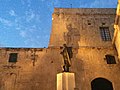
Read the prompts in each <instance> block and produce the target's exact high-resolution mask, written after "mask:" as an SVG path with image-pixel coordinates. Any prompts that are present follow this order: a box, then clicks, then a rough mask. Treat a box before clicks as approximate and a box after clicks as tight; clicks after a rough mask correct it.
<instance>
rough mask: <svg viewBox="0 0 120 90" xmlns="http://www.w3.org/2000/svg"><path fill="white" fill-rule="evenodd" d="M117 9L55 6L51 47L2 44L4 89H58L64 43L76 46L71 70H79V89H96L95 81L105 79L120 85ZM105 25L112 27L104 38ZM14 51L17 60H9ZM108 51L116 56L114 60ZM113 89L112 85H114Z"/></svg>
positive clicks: (0, 64)
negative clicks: (115, 31)
mask: <svg viewBox="0 0 120 90" xmlns="http://www.w3.org/2000/svg"><path fill="white" fill-rule="evenodd" d="M115 12H116V11H115V9H107V8H103V9H82V8H81V9H80V8H76V9H74V8H66V9H65V8H55V9H54V13H53V15H52V31H51V37H50V42H49V46H48V48H1V49H0V67H1V68H0V89H1V90H26V89H27V90H56V85H57V83H56V82H57V74H58V73H61V72H62V64H63V58H62V55H60V52H61V50H62V47H63V44H67V46H69V47H72V52H73V57H72V60H71V62H72V66H71V68H70V72H72V73H75V83H76V88H75V90H92V82H93V81H94V80H96V79H99V78H100V79H101V78H102V79H105V80H108V81H109V82H111V83H112V87H113V90H119V88H120V85H119V83H120V78H119V76H120V61H119V58H118V53H117V51H116V48H115V47H114V45H113V44H112V38H113V32H114V28H113V25H114V20H115ZM101 27H105V28H106V27H107V29H108V30H109V32H110V33H109V35H110V36H109V35H108V36H109V37H110V38H108V40H104V38H103V36H104V35H103V36H102V35H101V34H103V33H102V32H101V31H100V30H101ZM10 53H18V54H17V56H18V57H17V62H16V63H14V64H13V63H11V62H9V58H10V57H9V56H10ZM106 55H111V56H114V58H115V62H116V63H114V64H109V63H108V62H107V58H106ZM111 90H112V89H111Z"/></svg>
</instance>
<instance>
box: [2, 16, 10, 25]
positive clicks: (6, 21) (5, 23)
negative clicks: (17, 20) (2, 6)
mask: <svg viewBox="0 0 120 90" xmlns="http://www.w3.org/2000/svg"><path fill="white" fill-rule="evenodd" d="M0 22H1V23H2V24H4V25H5V26H12V22H11V21H9V20H7V19H4V18H1V17H0Z"/></svg>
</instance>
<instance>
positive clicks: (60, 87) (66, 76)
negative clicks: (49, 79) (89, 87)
mask: <svg viewBox="0 0 120 90" xmlns="http://www.w3.org/2000/svg"><path fill="white" fill-rule="evenodd" d="M74 89H75V75H74V73H69V72H63V73H59V74H57V90H74Z"/></svg>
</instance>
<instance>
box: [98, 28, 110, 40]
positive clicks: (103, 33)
mask: <svg viewBox="0 0 120 90" xmlns="http://www.w3.org/2000/svg"><path fill="white" fill-rule="evenodd" d="M100 34H101V38H102V40H103V41H111V36H110V31H109V28H108V27H100Z"/></svg>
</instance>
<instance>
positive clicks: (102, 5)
mask: <svg viewBox="0 0 120 90" xmlns="http://www.w3.org/2000/svg"><path fill="white" fill-rule="evenodd" d="M116 3H117V0H116V1H111V0H104V1H103V0H95V1H94V2H93V3H91V5H89V6H90V7H91V8H94V7H98V8H107V7H108V8H110V7H114V6H115V5H116Z"/></svg>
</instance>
